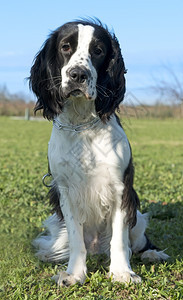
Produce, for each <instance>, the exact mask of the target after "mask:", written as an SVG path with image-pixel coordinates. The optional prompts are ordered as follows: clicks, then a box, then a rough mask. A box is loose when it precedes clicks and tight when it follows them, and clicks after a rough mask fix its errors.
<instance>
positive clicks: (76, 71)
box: [68, 67, 89, 83]
mask: <svg viewBox="0 0 183 300" xmlns="http://www.w3.org/2000/svg"><path fill="white" fill-rule="evenodd" d="M68 75H69V78H70V79H71V80H72V81H74V82H76V83H85V82H86V81H87V80H88V77H89V71H88V70H87V69H84V68H78V67H75V68H72V69H70V70H69V72H68Z"/></svg>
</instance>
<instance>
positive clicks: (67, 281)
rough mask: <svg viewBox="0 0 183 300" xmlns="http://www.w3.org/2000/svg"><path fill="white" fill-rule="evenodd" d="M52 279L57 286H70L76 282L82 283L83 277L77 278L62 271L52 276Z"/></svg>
mask: <svg viewBox="0 0 183 300" xmlns="http://www.w3.org/2000/svg"><path fill="white" fill-rule="evenodd" d="M52 279H53V280H54V281H55V282H56V283H57V285H58V286H70V285H73V284H75V283H77V282H79V283H81V284H82V283H83V282H84V280H85V278H82V279H81V278H77V277H75V276H74V275H72V274H68V273H67V272H64V271H63V272H60V273H59V274H57V275H55V276H53V277H52Z"/></svg>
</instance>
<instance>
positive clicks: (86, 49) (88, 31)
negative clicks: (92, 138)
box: [29, 21, 125, 120]
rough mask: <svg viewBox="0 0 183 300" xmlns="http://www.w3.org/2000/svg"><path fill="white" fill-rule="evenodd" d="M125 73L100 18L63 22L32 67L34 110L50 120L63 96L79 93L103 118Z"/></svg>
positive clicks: (117, 98) (113, 106) (119, 93)
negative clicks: (34, 95) (35, 98)
mask: <svg viewBox="0 0 183 300" xmlns="http://www.w3.org/2000/svg"><path fill="white" fill-rule="evenodd" d="M124 73H125V66H124V62H123V58H122V55H121V51H120V47H119V43H118V41H117V39H116V37H115V35H114V34H110V33H109V31H108V30H107V28H104V27H103V26H102V24H101V23H100V22H99V21H96V22H90V21H77V22H70V23H66V24H64V25H63V26H61V27H59V28H58V29H57V30H55V31H54V32H53V33H52V34H51V35H50V36H49V38H48V39H47V41H46V42H45V44H44V45H43V47H42V49H41V50H40V52H39V53H38V54H37V56H36V58H35V61H34V64H33V66H32V68H31V75H30V78H29V79H30V87H31V88H32V90H33V92H34V93H35V94H36V96H37V99H38V100H37V103H36V106H35V111H37V110H39V109H43V116H44V117H46V118H48V119H53V117H55V116H56V115H58V114H60V113H61V112H62V110H63V106H64V100H65V99H70V98H72V99H73V98H74V97H77V98H79V97H82V98H85V99H86V101H95V108H96V112H97V114H98V115H99V116H100V118H101V119H102V120H107V119H108V118H109V117H110V115H111V114H112V113H113V112H114V111H115V109H116V108H117V107H118V106H119V103H120V102H121V101H122V100H123V97H124V93H125V78H124Z"/></svg>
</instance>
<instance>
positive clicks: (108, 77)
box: [95, 35, 126, 121]
mask: <svg viewBox="0 0 183 300" xmlns="http://www.w3.org/2000/svg"><path fill="white" fill-rule="evenodd" d="M111 46H112V47H111V53H110V55H109V57H108V65H107V67H106V71H105V74H102V76H101V77H100V80H99V81H100V85H99V89H98V97H97V99H96V102H95V104H96V111H97V113H98V114H99V116H100V117H101V119H103V120H104V121H105V120H106V119H109V118H110V115H111V114H112V113H114V111H115V109H116V108H118V107H119V104H120V102H121V101H123V98H124V94H125V91H126V87H125V77H124V74H125V73H126V69H125V65H124V61H123V57H122V54H121V49H120V46H119V43H118V40H117V38H116V37H115V35H112V36H111ZM102 89H103V91H102Z"/></svg>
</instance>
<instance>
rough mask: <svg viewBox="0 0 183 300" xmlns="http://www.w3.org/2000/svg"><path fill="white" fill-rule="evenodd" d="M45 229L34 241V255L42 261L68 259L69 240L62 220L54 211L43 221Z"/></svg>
mask: <svg viewBox="0 0 183 300" xmlns="http://www.w3.org/2000/svg"><path fill="white" fill-rule="evenodd" d="M43 226H44V227H45V228H46V230H45V231H44V232H43V233H42V234H40V235H39V236H38V237H37V238H36V239H35V240H34V241H33V243H32V244H33V246H34V247H35V248H36V249H37V252H36V256H37V257H38V258H39V259H40V260H42V261H50V262H59V261H65V260H66V261H68V259H69V241H68V234H67V229H66V225H65V222H64V220H61V221H60V220H59V218H58V216H57V214H56V213H54V214H53V215H52V216H50V217H49V218H48V219H46V221H45V222H44V223H43Z"/></svg>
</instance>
